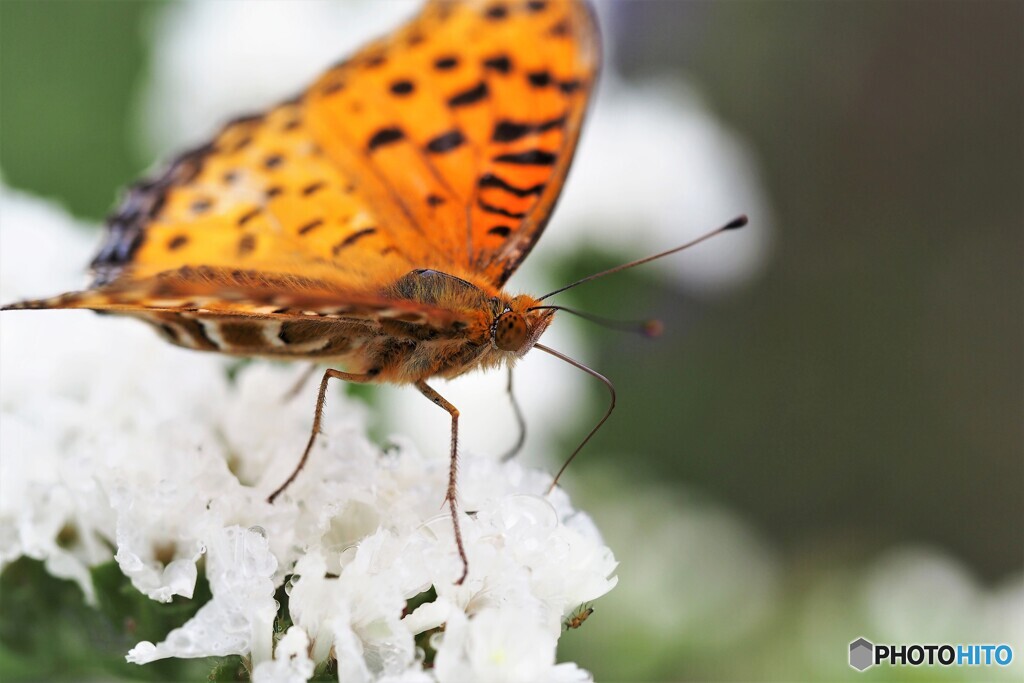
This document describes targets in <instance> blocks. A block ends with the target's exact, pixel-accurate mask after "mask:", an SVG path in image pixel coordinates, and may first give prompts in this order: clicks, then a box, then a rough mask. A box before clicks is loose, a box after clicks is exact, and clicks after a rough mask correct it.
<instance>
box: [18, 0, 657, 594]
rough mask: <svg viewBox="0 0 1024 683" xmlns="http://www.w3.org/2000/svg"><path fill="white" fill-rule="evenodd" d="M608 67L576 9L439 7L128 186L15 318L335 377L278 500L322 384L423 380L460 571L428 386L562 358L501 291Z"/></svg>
mask: <svg viewBox="0 0 1024 683" xmlns="http://www.w3.org/2000/svg"><path fill="white" fill-rule="evenodd" d="M599 62H600V41H599V38H598V33H597V27H596V25H595V21H594V18H593V16H592V14H591V12H590V8H589V7H588V6H587V5H586V3H585V2H584V0H572V1H565V0H557V1H554V0H553V1H547V2H546V1H544V0H515V1H512V0H508V1H496V0H486V1H485V0H465V1H461V2H456V1H450V0H448V1H446V0H433V1H431V2H429V3H428V4H427V5H426V7H425V8H424V9H423V11H422V12H421V14H420V15H419V16H418V17H416V18H415V19H413V20H412V21H410V22H409V23H408V24H406V25H404V26H402V27H400V28H399V29H397V30H396V31H394V32H393V33H392V34H391V35H389V36H386V37H385V38H383V39H380V40H377V41H374V42H372V43H370V44H369V45H367V46H366V47H364V48H363V49H362V50H360V51H359V52H358V53H356V54H355V55H353V56H352V57H351V58H349V59H347V60H345V61H343V62H341V63H339V64H338V65H336V66H334V67H333V68H331V69H329V70H328V71H327V72H326V73H324V74H323V75H322V76H321V77H320V78H319V79H318V80H317V81H316V82H315V83H313V85H312V86H310V87H309V88H308V89H307V90H305V91H304V92H302V93H301V94H300V95H299V96H298V97H296V98H294V99H293V100H291V101H288V102H284V103H282V104H280V105H278V106H276V107H273V108H272V109H270V110H269V111H267V112H265V113H262V114H258V115H254V116H246V117H242V118H239V119H236V120H234V121H232V122H230V123H228V124H227V125H226V126H225V127H224V128H223V129H222V130H221V131H220V133H218V134H217V135H216V136H215V137H214V139H213V140H212V141H210V142H209V143H208V144H206V145H203V146H202V147H199V148H197V149H194V150H191V151H189V152H186V153H185V154H182V155H181V156H179V157H178V158H177V159H176V160H174V161H173V162H172V163H171V164H170V165H169V166H168V167H167V168H166V170H165V171H164V172H163V173H162V174H160V175H159V176H158V177H156V178H153V179H150V180H144V181H141V182H139V183H136V184H135V185H133V186H132V187H131V188H129V190H128V193H127V196H126V197H125V199H124V200H123V202H122V204H121V206H120V208H119V209H118V211H117V212H116V213H115V214H114V215H113V216H112V217H111V218H109V220H108V230H107V233H106V236H105V239H104V242H103V244H102V246H101V247H100V251H99V254H98V255H97V256H96V258H95V259H94V260H93V262H92V269H93V273H94V281H93V283H92V285H91V287H90V288H89V289H87V290H85V291H81V292H72V293H68V294H63V295H60V296H57V297H54V298H50V299H42V300H35V301H25V302H21V303H17V304H14V305H11V306H7V307H6V308H7V309H27V308H33V309H43V308H86V309H93V310H97V311H104V312H109V313H116V314H120V315H126V316H131V317H135V318H139V319H141V320H144V321H146V322H148V323H150V324H152V325H153V326H154V327H156V328H157V329H158V330H159V331H160V333H161V334H162V335H163V336H164V337H165V338H166V339H167V340H168V341H171V342H173V343H175V344H178V345H181V346H185V347H188V348H192V349H197V350H203V351H219V352H222V353H228V354H234V355H241V356H262V357H271V358H278V359H297V360H298V359H301V360H312V361H316V362H323V363H330V364H338V365H341V366H342V367H344V368H345V371H344V372H342V371H339V370H334V369H330V370H327V371H326V372H325V373H324V376H323V379H322V380H321V382H320V391H319V395H318V398H317V404H316V411H315V416H314V420H313V428H312V433H311V434H310V438H309V442H308V444H307V445H306V449H305V451H304V452H303V455H302V458H301V460H300V463H299V465H298V467H297V468H296V469H295V471H294V472H293V473H292V475H291V476H290V477H289V478H288V480H287V481H286V482H285V483H284V484H283V485H282V486H281V487H280V488H279V489H278V490H277V491H275V492H274V493H273V495H271V496H270V500H271V502H272V501H273V500H274V498H275V497H276V496H277V495H278V494H280V493H281V491H283V490H284V489H285V488H286V487H287V486H288V484H290V483H291V481H292V480H293V479H294V478H295V476H296V475H297V474H298V473H299V471H300V470H301V468H302V465H303V463H305V461H306V459H307V457H308V456H309V453H310V450H311V449H312V446H313V443H314V441H315V439H316V436H317V433H318V432H319V428H320V421H321V417H322V413H323V406H324V397H325V394H326V391H327V386H328V382H329V380H330V379H331V378H337V379H342V380H346V381H350V382H392V383H397V384H413V385H415V386H416V388H417V389H419V390H420V392H422V393H423V394H424V395H425V396H426V397H427V398H429V399H430V400H432V401H433V402H434V403H436V404H437V405H439V406H441V407H442V408H444V409H445V410H446V411H447V412H448V413H449V414H450V415H451V425H452V430H451V468H450V474H449V484H448V490H447V494H446V501H447V503H448V505H449V508H450V510H451V514H452V521H453V524H454V531H455V540H456V545H457V547H458V551H459V556H460V558H461V559H462V563H463V573H462V577H461V578H460V579H459V583H461V582H462V580H464V579H465V576H466V573H467V571H468V563H467V561H466V555H465V551H464V549H463V545H462V538H461V533H460V531H459V522H458V515H457V500H456V469H457V442H458V418H459V411H458V409H457V408H456V407H455V406H453V405H452V404H450V403H449V402H448V401H446V400H445V399H444V398H443V397H442V396H441V395H439V394H438V393H437V392H436V391H434V390H433V389H432V388H431V387H430V386H429V385H428V384H427V380H428V379H430V378H433V377H445V378H450V377H455V376H458V375H461V374H463V373H465V372H467V371H469V370H472V369H477V368H493V367H498V366H503V365H504V366H509V367H511V365H512V364H514V362H515V361H516V359H518V358H520V357H521V356H523V355H524V354H525V353H526V352H527V351H529V350H530V349H531V348H533V347H534V346H536V347H537V348H541V349H543V350H545V351H547V352H549V353H552V354H554V355H556V356H558V357H560V358H563V359H565V360H569V359H566V358H565V357H564V356H562V355H561V354H558V353H557V352H555V351H553V350H551V349H548V348H547V347H544V346H541V345H538V344H537V340H538V338H539V337H540V336H541V334H542V333H543V332H544V330H545V329H547V327H548V325H550V324H551V321H552V318H553V315H554V310H553V307H545V306H541V305H540V299H536V298H533V297H531V296H527V295H518V296H514V295H512V294H509V293H507V292H506V291H504V290H503V285H504V283H505V281H506V280H507V279H508V278H509V276H510V275H511V274H512V273H513V272H514V271H515V269H516V268H517V267H518V266H519V264H520V263H521V262H522V260H523V259H524V258H525V257H526V255H527V254H528V253H529V251H530V249H531V248H532V247H533V245H534V243H535V242H536V241H537V238H538V237H540V234H541V232H542V231H543V229H544V226H545V225H546V223H547V221H548V219H549V218H550V216H551V212H552V210H553V208H554V205H555V202H556V200H557V199H558V195H559V193H560V191H561V188H562V185H563V183H564V181H565V176H566V173H567V172H568V170H569V165H570V163H571V161H572V157H573V151H574V149H575V147H576V141H577V139H578V137H579V133H580V127H581V125H582V122H583V117H584V113H585V111H586V108H587V102H588V100H589V96H590V93H591V91H592V90H593V87H594V84H595V78H596V74H597V71H598V68H599ZM673 251H675V250H673ZM645 260H647V259H645ZM613 270H617V269H613ZM588 279H589V278H588ZM559 291H561V290H559ZM541 298H544V297H541ZM569 362H572V363H574V364H576V363H575V362H574V361H571V360H570V361H569ZM577 365H578V364H577ZM580 367H582V366H580ZM584 369H586V368H584ZM586 371H587V372H590V373H591V374H592V375H594V376H596V377H598V378H600V379H603V378H602V377H601V376H600V375H598V374H597V373H595V372H593V371H592V370H589V369H586ZM605 381H606V380H605ZM609 386H610V385H609ZM612 405H614V394H613V401H612ZM609 413H610V409H609ZM607 415H608V414H607V413H606V415H605V419H606V418H607ZM603 421H604V420H602V423H603ZM598 426H600V424H599V425H598ZM595 431H596V427H595ZM591 434H593V432H591ZM587 439H589V436H588V437H587ZM584 443H586V440H584ZM581 447H582V444H581ZM578 450H579V449H577V451H578ZM574 455H575V454H574Z"/></svg>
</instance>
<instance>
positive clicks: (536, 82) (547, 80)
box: [526, 71, 552, 88]
mask: <svg viewBox="0 0 1024 683" xmlns="http://www.w3.org/2000/svg"><path fill="white" fill-rule="evenodd" d="M526 80H528V81H529V82H530V85H532V86H533V87H534V88H546V87H547V86H549V85H551V80H552V79H551V72H550V71H531V72H530V73H528V74H526Z"/></svg>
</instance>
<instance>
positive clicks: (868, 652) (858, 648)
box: [850, 638, 875, 671]
mask: <svg viewBox="0 0 1024 683" xmlns="http://www.w3.org/2000/svg"><path fill="white" fill-rule="evenodd" d="M874 664H875V646H874V645H873V644H872V643H871V641H870V640H868V639H867V638H858V639H857V640H855V641H853V642H852V643H850V666H852V667H853V668H854V669H856V670H857V671H864V670H865V669H867V668H868V667H871V666H874Z"/></svg>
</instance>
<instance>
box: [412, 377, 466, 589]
mask: <svg viewBox="0 0 1024 683" xmlns="http://www.w3.org/2000/svg"><path fill="white" fill-rule="evenodd" d="M416 388H417V389H419V390H420V393H421V394H423V395H424V396H426V397H427V398H429V399H430V400H431V401H433V402H434V404H436V405H438V406H440V407H442V408H444V409H445V410H447V411H448V414H449V415H451V416H452V449H451V465H450V466H449V468H448V492H447V493H446V494H445V497H444V499H445V501H446V502H447V503H448V509H449V510H451V513H452V527H453V528H454V530H455V545H456V547H458V549H459V559H461V560H462V576H460V577H459V580H458V581H456V582H455V585H456V586H461V585H462V582H463V581H465V580H466V574H468V573H469V560H468V559H466V549H465V547H463V545H462V530H461V529H460V528H459V514H458V501H457V499H456V496H457V486H456V484H457V480H458V471H459V409H458V408H456V407H455V406H453V405H452V404H451V403H449V402H448V401H447V400H446V399H445V397H444V396H442V395H441V394H439V393H437V392H436V391H434V390H433V389H432V388H431V387H430V385H428V384H427V383H426V382H424V381H422V380H420V381H419V382H416Z"/></svg>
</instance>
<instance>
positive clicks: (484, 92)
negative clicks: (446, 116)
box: [448, 81, 491, 107]
mask: <svg viewBox="0 0 1024 683" xmlns="http://www.w3.org/2000/svg"><path fill="white" fill-rule="evenodd" d="M490 94H491V92H490V90H489V89H488V88H487V83H486V82H485V81H480V82H479V83H477V84H476V85H474V86H473V87H472V88H468V89H466V90H463V91H462V92H460V93H456V94H455V95H453V96H452V97H450V98H448V106H449V107H465V106H468V105H471V104H476V103H477V102H480V101H481V100H483V99H485V98H487V97H488V96H489V95H490Z"/></svg>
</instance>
